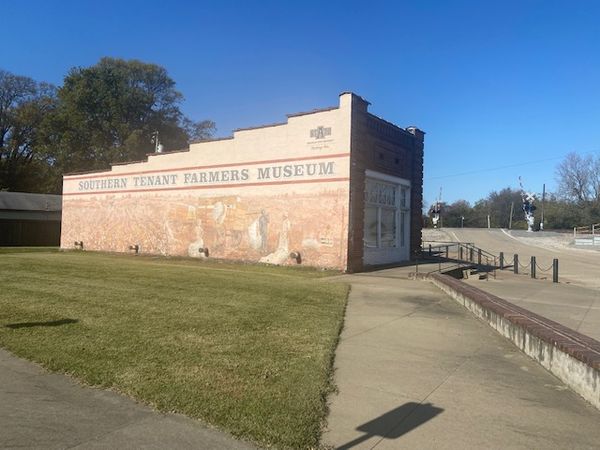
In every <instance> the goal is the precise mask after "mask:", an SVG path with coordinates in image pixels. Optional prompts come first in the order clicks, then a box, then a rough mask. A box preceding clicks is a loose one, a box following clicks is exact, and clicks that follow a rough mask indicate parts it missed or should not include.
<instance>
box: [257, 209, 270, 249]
mask: <svg viewBox="0 0 600 450" xmlns="http://www.w3.org/2000/svg"><path fill="white" fill-rule="evenodd" d="M268 232H269V215H268V214H267V212H266V211H265V210H264V209H263V210H261V211H260V217H259V218H258V233H259V235H260V252H261V253H263V254H265V253H267V238H268Z"/></svg>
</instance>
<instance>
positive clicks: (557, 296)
mask: <svg viewBox="0 0 600 450" xmlns="http://www.w3.org/2000/svg"><path fill="white" fill-rule="evenodd" d="M538 278H540V279H533V278H530V276H529V275H515V274H514V273H512V272H511V271H510V270H497V271H496V278H495V279H494V278H492V277H489V279H488V280H479V279H478V277H470V278H469V279H468V280H463V281H464V282H466V283H468V284H471V285H473V286H475V287H477V288H479V289H481V290H483V291H486V292H489V293H490V294H494V295H497V296H498V297H501V298H503V299H505V300H508V301H509V302H511V303H514V304H515V305H517V306H520V307H522V308H525V309H528V310H530V311H532V312H534V313H536V314H539V315H541V316H544V317H547V318H548V319H551V320H554V321H555V322H558V323H561V324H563V325H565V326H567V327H569V328H571V329H573V330H575V331H579V332H580V333H583V334H586V335H588V336H590V337H592V338H594V339H596V340H598V341H600V290H598V289H596V288H592V287H588V286H578V285H574V284H568V283H566V282H560V283H552V274H550V275H548V274H543V273H541V272H540V273H538ZM541 278H545V279H541ZM559 281H560V280H559Z"/></svg>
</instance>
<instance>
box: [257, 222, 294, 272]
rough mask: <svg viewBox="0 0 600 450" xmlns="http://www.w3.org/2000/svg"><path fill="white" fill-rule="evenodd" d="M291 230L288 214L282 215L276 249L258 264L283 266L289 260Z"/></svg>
mask: <svg viewBox="0 0 600 450" xmlns="http://www.w3.org/2000/svg"><path fill="white" fill-rule="evenodd" d="M291 228H292V224H291V222H290V219H289V218H288V213H287V212H286V213H283V217H282V221H281V231H280V232H279V242H278V244H277V249H276V250H275V251H274V252H273V253H270V254H268V255H267V256H263V257H262V258H260V262H262V263H268V264H283V263H284V262H285V261H287V260H288V259H289V254H290V251H289V245H290V243H289V241H290V229H291Z"/></svg>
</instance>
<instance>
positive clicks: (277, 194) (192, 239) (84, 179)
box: [61, 98, 350, 269]
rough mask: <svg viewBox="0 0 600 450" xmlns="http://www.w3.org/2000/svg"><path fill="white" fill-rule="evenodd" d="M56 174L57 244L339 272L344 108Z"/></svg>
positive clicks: (345, 180) (343, 246) (345, 197)
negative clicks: (88, 170)
mask: <svg viewBox="0 0 600 450" xmlns="http://www.w3.org/2000/svg"><path fill="white" fill-rule="evenodd" d="M345 104H346V103H345V102H344V99H343V98H342V99H341V102H340V107H339V108H335V109H331V110H328V111H325V112H321V113H312V114H307V115H301V116H298V117H290V118H289V119H288V122H287V123H286V124H281V125H277V126H271V127H266V128H257V129H252V130H240V131H238V132H236V133H235V134H234V137H233V139H226V140H221V141H214V142H207V143H201V144H196V145H192V146H191V148H190V151H189V152H181V153H172V154H162V155H151V156H149V159H148V161H147V162H142V163H134V164H127V165H120V166H114V167H113V168H112V170H111V171H108V172H103V173H94V174H88V175H72V176H65V178H64V185H63V227H62V236H61V247H62V248H65V249H68V248H73V246H74V242H76V241H83V243H84V248H85V249H88V250H99V251H114V252H130V249H129V248H130V246H132V245H139V249H140V252H141V253H147V254H160V255H178V256H189V257H193V258H203V257H206V252H204V249H208V254H209V256H210V257H214V258H226V259H235V260H248V261H255V262H264V263H271V264H297V261H296V260H295V259H293V258H291V257H290V254H291V253H299V254H300V256H301V260H302V264H306V265H312V266H319V267H332V268H339V269H345V268H346V264H347V261H346V258H347V236H348V208H349V161H350V151H349V145H350V142H349V136H350V132H349V126H350V125H349V124H350V120H349V117H350V112H349V107H346V106H345Z"/></svg>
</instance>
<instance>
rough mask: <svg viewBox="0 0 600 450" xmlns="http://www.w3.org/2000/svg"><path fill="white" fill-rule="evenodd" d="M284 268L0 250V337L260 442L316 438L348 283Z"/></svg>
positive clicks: (18, 350)
mask: <svg viewBox="0 0 600 450" xmlns="http://www.w3.org/2000/svg"><path fill="white" fill-rule="evenodd" d="M326 275H327V273H324V272H322V271H317V270H306V269H304V270H297V269H294V268H284V267H265V266H257V265H242V264H239V265H237V264H224V263H223V264H221V263H215V262H200V261H191V260H186V259H164V258H151V257H143V256H140V257H135V256H131V255H108V254H98V253H86V252H65V253H63V252H55V251H51V250H48V249H46V250H41V251H38V252H22V251H21V252H18V251H10V249H4V250H3V251H1V252H0V346H2V347H4V348H6V349H8V350H10V351H11V352H13V353H14V354H16V355H19V356H22V357H25V358H28V359H31V360H34V361H37V362H39V363H41V364H42V365H43V366H45V367H47V368H48V369H50V370H53V371H59V372H66V373H69V374H71V375H73V376H74V377H76V378H78V379H79V380H82V381H83V382H85V383H88V384H90V385H94V386H100V387H104V388H113V389H116V390H118V391H121V392H123V393H126V394H128V395H131V396H132V397H134V398H136V399H139V400H142V401H143V402H146V403H149V404H151V405H153V406H155V407H156V408H158V409H159V410H161V411H174V412H180V413H183V414H187V415H188V416H191V417H195V418H199V419H202V420H204V421H205V422H208V423H210V424H212V425H215V426H217V427H220V428H222V429H226V430H228V431H230V432H231V433H233V434H234V435H236V436H240V437H244V438H248V439H251V440H253V441H256V442H258V443H261V444H263V445H274V446H277V447H282V448H309V447H313V446H316V445H318V441H319V437H320V430H321V425H322V421H323V419H324V417H325V414H326V402H325V399H326V396H327V395H328V393H329V392H330V391H331V390H332V388H333V386H332V382H331V371H332V359H333V354H334V351H335V346H336V343H337V339H338V335H339V332H340V328H341V326H342V321H343V314H344V309H345V305H346V298H347V292H348V287H347V286H346V285H344V284H338V283H330V282H324V281H322V278H323V277H324V276H326Z"/></svg>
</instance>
